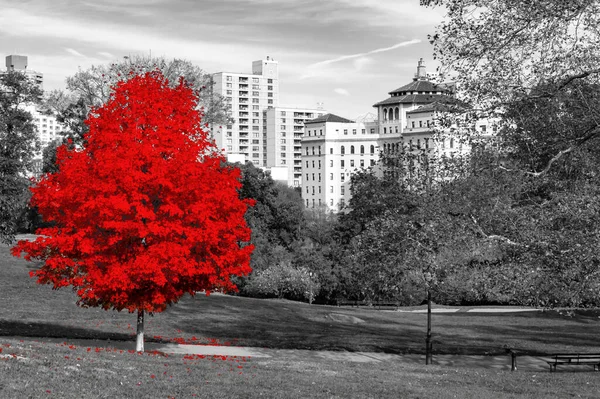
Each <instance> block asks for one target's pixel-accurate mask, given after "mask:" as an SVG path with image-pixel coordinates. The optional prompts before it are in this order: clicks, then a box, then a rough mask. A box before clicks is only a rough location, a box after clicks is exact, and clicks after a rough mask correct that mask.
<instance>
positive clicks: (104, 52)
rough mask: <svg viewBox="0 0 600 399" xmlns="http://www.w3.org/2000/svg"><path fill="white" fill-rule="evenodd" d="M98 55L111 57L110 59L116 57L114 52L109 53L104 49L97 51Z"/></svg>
mask: <svg viewBox="0 0 600 399" xmlns="http://www.w3.org/2000/svg"><path fill="white" fill-rule="evenodd" d="M98 55H101V56H102V57H105V58H111V59H114V58H116V57H115V55H114V54H111V53H109V52H106V51H98Z"/></svg>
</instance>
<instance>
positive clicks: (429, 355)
mask: <svg viewBox="0 0 600 399" xmlns="http://www.w3.org/2000/svg"><path fill="white" fill-rule="evenodd" d="M432 349H433V348H432V343H431V290H429V289H427V338H426V339H425V364H431V360H432V357H433V355H432V353H431V352H432Z"/></svg>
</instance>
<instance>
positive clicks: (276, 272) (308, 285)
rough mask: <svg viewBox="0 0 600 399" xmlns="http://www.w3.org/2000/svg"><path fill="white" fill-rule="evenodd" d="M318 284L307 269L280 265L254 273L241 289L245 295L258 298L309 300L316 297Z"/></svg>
mask: <svg viewBox="0 0 600 399" xmlns="http://www.w3.org/2000/svg"><path fill="white" fill-rule="evenodd" d="M319 291H320V284H319V282H318V278H317V276H316V275H313V276H312V277H311V276H310V272H309V270H308V269H307V268H304V267H301V268H297V269H296V268H294V267H292V266H291V265H290V264H289V263H280V264H277V265H274V266H270V267H268V268H266V269H265V270H262V271H255V272H253V273H252V275H251V276H250V278H249V279H248V280H247V281H246V285H245V286H244V288H243V292H244V294H245V295H248V296H251V297H260V298H286V299H292V300H309V297H310V294H311V292H312V296H313V298H314V297H316V296H317V295H318V293H319Z"/></svg>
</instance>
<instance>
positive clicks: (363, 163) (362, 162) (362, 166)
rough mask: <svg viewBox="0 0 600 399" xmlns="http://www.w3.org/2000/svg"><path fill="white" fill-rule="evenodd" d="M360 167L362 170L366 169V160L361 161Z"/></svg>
mask: <svg viewBox="0 0 600 399" xmlns="http://www.w3.org/2000/svg"><path fill="white" fill-rule="evenodd" d="M360 167H361V168H364V167H365V160H364V159H361V160H360Z"/></svg>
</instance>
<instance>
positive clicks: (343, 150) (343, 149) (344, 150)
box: [341, 146, 346, 155]
mask: <svg viewBox="0 0 600 399" xmlns="http://www.w3.org/2000/svg"><path fill="white" fill-rule="evenodd" d="M341 153H342V155H344V154H345V153H346V149H345V148H344V146H342V148H341Z"/></svg>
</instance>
